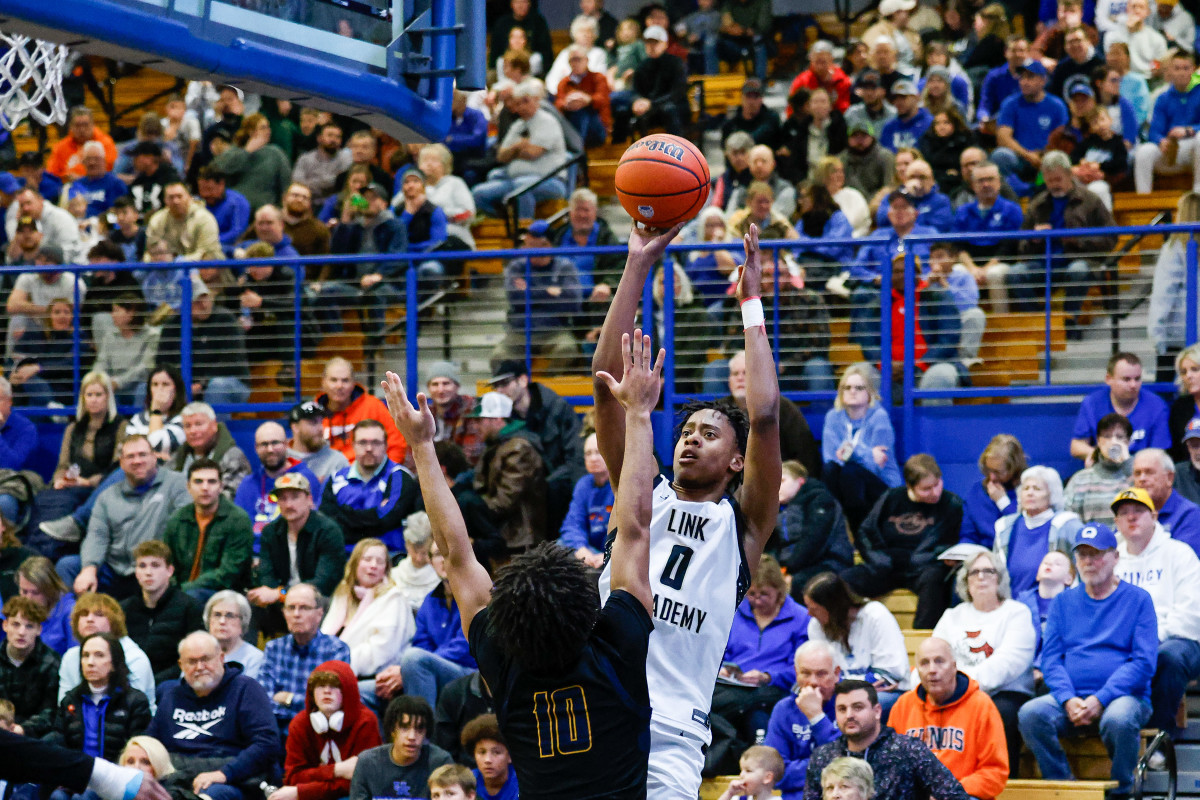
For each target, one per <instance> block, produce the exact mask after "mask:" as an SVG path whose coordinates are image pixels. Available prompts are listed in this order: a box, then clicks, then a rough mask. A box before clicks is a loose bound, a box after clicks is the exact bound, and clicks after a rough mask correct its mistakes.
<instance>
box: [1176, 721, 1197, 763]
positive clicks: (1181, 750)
mask: <svg viewBox="0 0 1200 800" xmlns="http://www.w3.org/2000/svg"><path fill="white" fill-rule="evenodd" d="M1191 722H1192V724H1193V725H1194V724H1196V723H1195V721H1191ZM1175 763H1176V764H1178V765H1179V771H1180V772H1200V744H1197V743H1195V742H1177V743H1176V744H1175Z"/></svg>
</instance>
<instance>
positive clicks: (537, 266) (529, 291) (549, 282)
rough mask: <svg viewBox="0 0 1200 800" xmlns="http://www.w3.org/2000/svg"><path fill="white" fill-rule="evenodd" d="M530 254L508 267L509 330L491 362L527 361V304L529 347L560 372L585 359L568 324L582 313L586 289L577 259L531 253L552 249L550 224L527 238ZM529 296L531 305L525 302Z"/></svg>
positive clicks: (537, 225)
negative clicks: (566, 323)
mask: <svg viewBox="0 0 1200 800" xmlns="http://www.w3.org/2000/svg"><path fill="white" fill-rule="evenodd" d="M522 246H523V247H524V248H525V249H527V250H530V251H531V252H530V254H529V256H528V257H527V258H514V259H512V260H511V261H509V262H508V263H507V264H505V265H504V291H505V294H506V295H507V296H508V326H507V331H506V332H505V334H504V338H503V339H501V340H500V343H499V344H497V345H496V347H495V348H494V349H493V350H492V364H493V366H495V365H498V364H499V363H500V362H501V361H505V360H515V359H521V360H524V358H525V346H526V344H525V331H526V302H528V304H529V308H528V327H529V347H530V351H531V353H532V355H533V356H534V357H538V356H542V357H545V358H549V359H551V361H552V362H553V364H554V369H555V370H556V371H560V372H561V371H563V370H565V369H568V368H571V367H574V366H576V365H577V364H578V362H579V359H580V351H579V343H578V342H577V341H576V340H575V337H574V336H573V335H572V333H571V330H570V328H569V327H564V325H563V322H564V320H566V319H569V318H571V317H572V316H574V315H575V314H578V313H579V312H580V310H581V301H582V298H583V289H582V286H581V285H580V281H579V271H578V270H577V269H576V268H575V265H574V263H572V259H570V258H565V257H562V256H555V255H551V254H547V255H544V256H538V255H534V254H533V252H532V251H535V250H540V249H545V248H549V247H550V246H551V245H550V223H548V222H546V221H545V220H540V219H539V220H537V221H535V222H534V223H532V224H531V225H530V226H529V228H528V229H527V230H526V231H525V235H524V236H523V237H522ZM526 298H528V301H527V300H526Z"/></svg>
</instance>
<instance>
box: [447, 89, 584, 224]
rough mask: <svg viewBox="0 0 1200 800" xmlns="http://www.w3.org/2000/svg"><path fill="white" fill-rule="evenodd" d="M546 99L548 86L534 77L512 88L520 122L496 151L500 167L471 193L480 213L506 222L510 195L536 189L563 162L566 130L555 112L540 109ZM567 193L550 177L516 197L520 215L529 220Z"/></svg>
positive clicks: (563, 185)
mask: <svg viewBox="0 0 1200 800" xmlns="http://www.w3.org/2000/svg"><path fill="white" fill-rule="evenodd" d="M544 96H545V87H544V86H543V85H542V82H541V81H539V80H537V79H536V78H526V79H525V80H523V81H521V82H520V83H519V84H517V85H516V87H515V88H514V89H513V91H512V98H511V100H510V104H511V106H512V109H513V112H514V113H515V114H516V116H517V119H516V121H514V122H513V123H512V125H510V126H509V128H508V131H507V132H506V133H505V135H504V138H503V139H502V140H501V141H500V143H499V145H498V146H497V148H496V161H497V162H498V163H499V164H500V166H499V167H496V168H495V169H493V170H492V171H491V172H489V173H488V176H487V180H486V181H484V182H483V183H481V184H479V185H477V186H475V187H474V188H473V189H472V190H471V194H472V195H473V196H474V198H475V205H476V206H477V207H478V209H479V212H480V213H481V214H485V215H487V216H491V217H503V216H504V214H505V213H506V211H505V209H504V207H503V202H504V197H505V196H506V195H508V194H510V193H512V192H514V191H517V190H520V189H526V188H528V187H530V186H533V184H534V183H537V182H538V181H540V180H541V179H542V178H543V177H544V176H545V175H547V174H548V173H549V172H550V170H551V169H552V168H553V167H555V166H557V165H559V164H561V163H562V162H563V161H564V160H565V158H566V155H567V144H566V140H565V139H564V138H563V131H562V126H561V125H560V123H559V121H558V119H557V118H555V116H554V115H553V114H552V113H550V112H549V111H547V110H546V109H544V108H542V107H541V104H542V98H543V97H544ZM566 194H567V190H566V186H565V184H563V181H562V178H560V177H558V176H553V177H550V178H549V179H548V180H545V181H542V182H541V183H538V185H537V186H536V187H535V188H533V189H531V190H530V191H527V192H525V193H524V194H522V195H521V196H520V198H518V200H517V212H518V216H520V218H521V219H530V218H532V217H533V216H534V215H535V212H536V210H537V204H538V203H540V202H541V201H543V200H550V199H554V198H561V197H566Z"/></svg>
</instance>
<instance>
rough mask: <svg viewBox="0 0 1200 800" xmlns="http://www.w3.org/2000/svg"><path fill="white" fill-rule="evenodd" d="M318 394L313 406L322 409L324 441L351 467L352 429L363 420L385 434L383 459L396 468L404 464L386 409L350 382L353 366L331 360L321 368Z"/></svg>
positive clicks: (401, 445)
mask: <svg viewBox="0 0 1200 800" xmlns="http://www.w3.org/2000/svg"><path fill="white" fill-rule="evenodd" d="M321 389H322V391H321V393H320V394H318V395H317V396H316V402H317V404H318V405H320V406H324V408H325V411H326V412H327V413H326V415H325V439H326V441H328V442H329V444H330V445H331V446H332V447H333V449H334V450H337V451H338V452H340V453H341V454H342V455H344V456H345V457H346V460H347V461H348V462H350V463H351V464H353V463H354V459H355V457H356V456H355V450H354V428H355V426H356V425H358V424H359V423H361V422H363V421H364V420H368V419H372V420H375V421H376V422H378V423H379V424H380V425H382V426H383V429H384V430H385V431H386V432H387V440H388V447H387V456H388V458H390V459H391V460H392V461H395V462H396V463H397V464H403V463H404V456H405V454H406V453H407V451H408V446H407V445H406V444H405V442H404V437H403V436H401V435H400V431H398V430H396V423H394V422H392V417H391V415H390V414H388V410H387V406H385V405H384V404H383V401H382V400H380V399H379V398H378V397H375V396H374V395H372V394H371V393H370V392H368V391H367V388H366V387H365V386H363V385H362V384H361V383H356V382H355V380H354V365H353V364H351V363H350V362H349V361H347V360H346V359H344V358H341V357H340V356H339V357H336V358H331V359H329V361H328V362H327V363H326V364H325V374H324V377H322V379H321Z"/></svg>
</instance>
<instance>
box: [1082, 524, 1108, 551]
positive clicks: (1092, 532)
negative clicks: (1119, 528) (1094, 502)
mask: <svg viewBox="0 0 1200 800" xmlns="http://www.w3.org/2000/svg"><path fill="white" fill-rule="evenodd" d="M1085 544H1086V545H1087V546H1088V547H1094V548H1096V549H1097V550H1116V549H1117V535H1116V534H1115V533H1113V532H1112V528H1110V527H1108V526H1107V525H1105V524H1104V523H1102V522H1090V523H1088V524H1087V525H1084V526H1083V527H1082V528H1080V529H1079V533H1077V534H1075V546H1074V547H1072V548H1071V549H1072V550H1078V549H1079V548H1080V547H1082V546H1083V545H1085Z"/></svg>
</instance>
